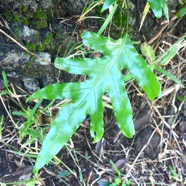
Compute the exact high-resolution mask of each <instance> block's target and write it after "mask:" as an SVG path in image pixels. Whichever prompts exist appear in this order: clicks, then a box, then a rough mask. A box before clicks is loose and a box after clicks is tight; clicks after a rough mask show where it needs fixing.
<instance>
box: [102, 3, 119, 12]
mask: <svg viewBox="0 0 186 186" xmlns="http://www.w3.org/2000/svg"><path fill="white" fill-rule="evenodd" d="M116 1H117V0H105V2H104V4H103V8H102V10H101V12H103V11H105V10H106V9H107V8H109V6H110V5H112V4H114V3H115V2H116Z"/></svg>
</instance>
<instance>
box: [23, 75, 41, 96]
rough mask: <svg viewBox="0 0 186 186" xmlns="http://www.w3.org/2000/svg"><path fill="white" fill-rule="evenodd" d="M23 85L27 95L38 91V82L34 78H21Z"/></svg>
mask: <svg viewBox="0 0 186 186" xmlns="http://www.w3.org/2000/svg"><path fill="white" fill-rule="evenodd" d="M23 84H24V87H25V89H26V90H27V91H28V93H29V94H32V93H34V92H35V91H36V90H38V89H39V82H38V81H37V80H36V79H35V78H23Z"/></svg>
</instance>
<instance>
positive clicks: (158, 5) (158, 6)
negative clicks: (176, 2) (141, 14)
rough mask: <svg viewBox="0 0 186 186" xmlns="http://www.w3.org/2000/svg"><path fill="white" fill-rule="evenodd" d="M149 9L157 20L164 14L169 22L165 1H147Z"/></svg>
mask: <svg viewBox="0 0 186 186" xmlns="http://www.w3.org/2000/svg"><path fill="white" fill-rule="evenodd" d="M147 1H148V3H149V4H150V7H151V9H152V11H153V13H154V15H155V16H156V17H157V18H160V17H161V16H162V11H163V12H164V14H165V16H166V18H167V19H168V20H169V13H168V5H167V1H166V0H147Z"/></svg>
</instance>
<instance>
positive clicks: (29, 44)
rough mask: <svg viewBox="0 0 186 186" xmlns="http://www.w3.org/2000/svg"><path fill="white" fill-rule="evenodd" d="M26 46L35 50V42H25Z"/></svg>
mask: <svg viewBox="0 0 186 186" xmlns="http://www.w3.org/2000/svg"><path fill="white" fill-rule="evenodd" d="M26 47H27V48H28V49H29V50H36V44H34V43H27V44H26Z"/></svg>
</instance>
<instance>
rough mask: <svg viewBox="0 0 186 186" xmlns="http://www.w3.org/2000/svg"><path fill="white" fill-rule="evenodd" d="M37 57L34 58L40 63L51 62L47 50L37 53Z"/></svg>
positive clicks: (46, 63) (47, 63)
mask: <svg viewBox="0 0 186 186" xmlns="http://www.w3.org/2000/svg"><path fill="white" fill-rule="evenodd" d="M38 56H39V57H38V58H37V59H36V60H35V61H36V62H37V63H39V64H40V65H49V64H50V63H51V56H50V54H49V53H47V52H40V53H38Z"/></svg>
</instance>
